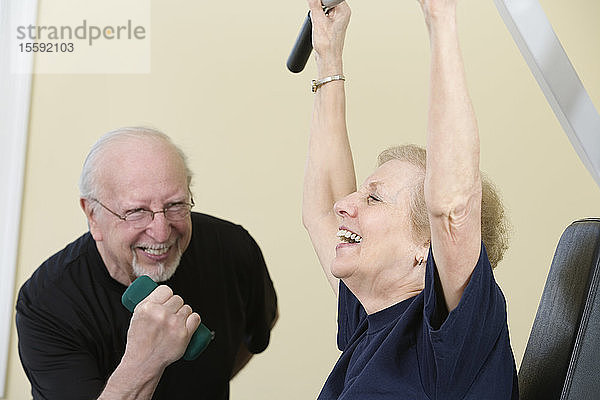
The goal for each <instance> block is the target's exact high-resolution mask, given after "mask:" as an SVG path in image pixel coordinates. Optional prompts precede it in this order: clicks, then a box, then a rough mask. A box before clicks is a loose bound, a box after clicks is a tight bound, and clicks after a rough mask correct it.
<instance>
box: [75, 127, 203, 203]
mask: <svg viewBox="0 0 600 400" xmlns="http://www.w3.org/2000/svg"><path fill="white" fill-rule="evenodd" d="M127 138H155V139H160V140H163V141H165V142H166V143H167V144H168V145H170V146H172V147H173V149H174V150H175V151H176V152H177V154H178V155H179V157H180V158H181V161H182V162H183V165H184V167H185V173H186V177H187V184H188V187H189V186H190V184H191V182H192V171H191V170H190V168H189V166H188V161H187V157H186V155H185V153H184V152H183V151H182V150H181V149H180V148H179V147H177V146H176V145H175V143H173V141H172V140H171V138H170V137H169V136H167V135H166V134H165V133H163V132H161V131H159V130H156V129H153V128H148V127H143V126H131V127H123V128H118V129H115V130H113V131H110V132H108V133H105V134H104V135H103V136H102V137H101V138H100V139H98V141H97V142H96V143H94V145H93V146H92V148H91V149H90V152H89V153H88V155H87V157H86V158H85V161H84V162H83V168H82V170H81V176H80V177H79V196H80V197H81V198H84V199H95V198H97V197H98V192H99V190H100V188H99V187H98V176H97V174H98V170H99V168H98V167H99V162H100V160H101V158H102V153H103V150H104V149H105V148H106V147H107V146H108V145H109V144H111V143H113V142H115V141H117V140H122V139H127Z"/></svg>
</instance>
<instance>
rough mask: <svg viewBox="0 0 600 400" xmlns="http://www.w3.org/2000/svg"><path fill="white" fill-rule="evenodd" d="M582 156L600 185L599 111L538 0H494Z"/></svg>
mask: <svg viewBox="0 0 600 400" xmlns="http://www.w3.org/2000/svg"><path fill="white" fill-rule="evenodd" d="M494 2H495V3H496V8H497V9H498V11H499V13H500V15H501V16H502V19H503V20H504V23H505V24H506V27H507V28H508V30H509V31H510V33H511V35H512V37H513V39H514V40H515V42H516V44H517V46H518V47H519V50H520V51H521V54H522V55H523V57H524V58H525V61H527V64H528V65H529V69H531V72H532V73H533V76H534V77H535V79H536V80H537V82H538V84H539V85H540V87H541V89H542V91H543V92H544V95H545V96H546V99H547V100H548V103H550V106H551V107H552V110H553V111H554V114H555V115H556V117H557V118H558V121H559V122H560V124H561V125H562V127H563V130H564V131H565V133H566V134H567V136H568V137H569V140H570V141H571V144H572V145H573V147H574V148H575V151H576V152H577V154H578V155H579V158H580V159H581V161H582V162H583V164H584V165H585V166H586V168H587V169H588V171H589V172H590V173H591V174H592V176H593V177H594V179H595V180H596V183H597V184H598V185H599V186H600V115H599V114H598V111H597V110H596V108H594V104H593V103H592V100H591V98H590V96H589V95H588V93H587V91H586V90H585V88H584V87H583V84H582V83H581V80H580V79H579V76H578V75H577V72H575V68H573V65H572V64H571V61H570V60H569V57H568V56H567V53H566V52H565V50H564V49H563V47H562V45H561V44H560V41H559V40H558V37H557V36H556V34H555V33H554V30H553V29H552V25H551V24H550V22H549V21H548V18H547V17H546V14H545V13H544V10H543V9H542V7H541V5H540V3H539V2H538V0H494Z"/></svg>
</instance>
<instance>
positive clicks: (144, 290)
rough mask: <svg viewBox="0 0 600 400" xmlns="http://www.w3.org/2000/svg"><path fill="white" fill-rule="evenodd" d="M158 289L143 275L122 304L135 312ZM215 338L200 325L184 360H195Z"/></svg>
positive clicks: (122, 298)
mask: <svg viewBox="0 0 600 400" xmlns="http://www.w3.org/2000/svg"><path fill="white" fill-rule="evenodd" d="M157 287H158V284H157V283H156V282H154V281H153V280H152V279H151V278H150V277H149V276H146V275H142V276H140V277H139V278H137V279H136V280H135V281H133V283H132V284H131V285H129V287H128V288H127V290H125V293H123V297H121V303H123V305H124V306H125V308H127V309H128V310H129V311H131V312H133V310H134V309H135V306H137V305H138V303H139V302H140V301H142V300H144V299H145V298H146V297H148V295H149V294H150V293H152V291H153V290H154V289H156V288H157ZM214 338H215V333H214V332H212V331H210V330H209V329H208V328H207V327H206V326H204V324H200V325H199V326H198V328H197V329H196V332H194V334H193V335H192V338H191V339H190V343H189V344H188V347H187V349H185V353H183V359H184V360H187V361H190V360H195V359H196V358H197V357H198V356H199V355H200V353H202V352H203V351H204V349H206V347H207V346H208V344H209V343H210V342H211V341H212V340H213V339H214Z"/></svg>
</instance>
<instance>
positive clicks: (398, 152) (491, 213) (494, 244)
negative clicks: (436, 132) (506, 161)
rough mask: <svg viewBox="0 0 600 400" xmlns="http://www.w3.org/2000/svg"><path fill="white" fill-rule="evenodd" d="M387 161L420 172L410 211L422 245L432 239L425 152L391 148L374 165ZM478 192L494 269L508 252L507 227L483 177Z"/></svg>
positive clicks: (413, 147) (409, 147)
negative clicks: (396, 162)
mask: <svg viewBox="0 0 600 400" xmlns="http://www.w3.org/2000/svg"><path fill="white" fill-rule="evenodd" d="M390 160H400V161H406V162H408V163H410V164H412V165H414V166H415V167H417V168H418V169H419V170H421V171H422V172H423V173H422V175H421V176H420V177H419V180H418V183H417V184H416V185H415V187H414V188H413V194H412V196H411V200H410V204H409V208H410V216H411V223H412V229H413V239H414V240H415V241H416V242H419V243H424V242H426V241H428V240H429V239H430V238H431V231H430V228H429V218H428V216H427V206H426V204H425V190H424V187H425V170H426V167H427V152H426V151H425V149H424V148H422V147H420V146H417V145H414V144H408V145H400V146H393V147H390V148H388V149H385V150H384V151H382V152H381V153H380V154H379V156H378V157H377V166H378V167H380V166H381V165H383V164H384V163H386V162H388V161H390ZM481 190H482V194H481V240H482V241H483V243H484V244H485V248H486V250H487V254H488V258H489V260H490V264H491V265H492V268H496V266H497V265H498V263H499V262H500V260H502V257H504V253H505V251H506V249H508V242H509V224H508V220H507V218H506V215H505V212H504V206H503V205H502V200H501V198H500V195H499V194H498V191H497V189H496V187H495V186H494V184H493V183H492V182H491V181H490V180H489V179H488V178H487V177H486V176H485V175H483V174H481Z"/></svg>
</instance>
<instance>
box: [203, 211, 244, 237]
mask: <svg viewBox="0 0 600 400" xmlns="http://www.w3.org/2000/svg"><path fill="white" fill-rule="evenodd" d="M192 226H193V228H192V229H193V230H192V233H194V231H195V232H196V233H211V234H214V233H222V234H231V235H240V234H242V235H249V233H248V231H246V229H244V227H243V226H241V225H240V224H236V223H235V222H231V221H228V220H225V219H222V218H219V217H215V216H212V215H208V214H203V213H198V212H193V213H192Z"/></svg>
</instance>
